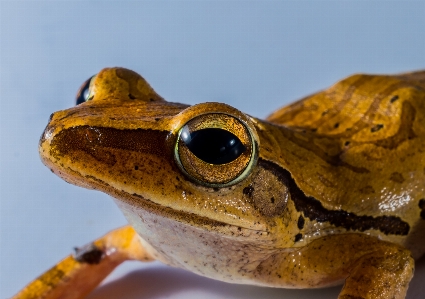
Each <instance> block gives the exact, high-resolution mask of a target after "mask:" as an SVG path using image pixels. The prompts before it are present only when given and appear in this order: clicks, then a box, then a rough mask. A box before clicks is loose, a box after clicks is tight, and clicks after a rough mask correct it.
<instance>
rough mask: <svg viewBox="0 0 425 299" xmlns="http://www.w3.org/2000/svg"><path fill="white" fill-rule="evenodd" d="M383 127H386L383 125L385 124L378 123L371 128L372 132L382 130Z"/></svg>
mask: <svg viewBox="0 0 425 299" xmlns="http://www.w3.org/2000/svg"><path fill="white" fill-rule="evenodd" d="M383 127H384V125H383V124H378V125H376V126H374V127H372V128H371V129H370V131H371V132H372V133H375V132H377V131H379V130H381V129H382V128H383Z"/></svg>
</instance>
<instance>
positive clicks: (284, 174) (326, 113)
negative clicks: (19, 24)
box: [15, 68, 425, 299]
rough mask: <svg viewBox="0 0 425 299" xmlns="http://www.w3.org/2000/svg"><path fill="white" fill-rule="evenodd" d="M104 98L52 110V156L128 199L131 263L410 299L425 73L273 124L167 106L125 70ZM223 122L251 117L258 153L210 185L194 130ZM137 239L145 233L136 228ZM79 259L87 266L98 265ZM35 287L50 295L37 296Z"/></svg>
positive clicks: (420, 231)
mask: <svg viewBox="0 0 425 299" xmlns="http://www.w3.org/2000/svg"><path fill="white" fill-rule="evenodd" d="M91 95H92V97H91V99H90V100H89V101H88V102H85V103H83V104H81V105H78V106H76V107H74V108H70V109H68V110H64V111H59V112H56V113H54V114H53V115H52V117H51V120H50V122H49V124H48V125H47V127H46V130H45V132H44V134H43V136H42V139H41V140H40V155H41V158H42V160H43V162H44V163H45V164H46V166H48V167H49V168H50V169H51V170H52V171H53V172H54V173H55V174H57V175H59V176H60V177H62V178H63V179H64V180H66V181H67V182H69V183H72V184H76V185H78V186H82V187H85V188H90V189H96V190H100V191H103V192H105V193H107V194H110V195H111V196H113V197H114V198H115V201H116V203H117V205H118V206H119V207H120V208H121V210H122V211H123V212H124V214H125V216H126V217H127V219H128V220H129V222H130V224H131V225H132V226H133V227H134V229H135V230H136V231H137V234H138V235H139V236H140V237H141V238H140V242H136V243H137V244H138V246H139V247H137V246H136V247H137V250H136V249H135V247H134V248H133V247H131V248H130V247H128V246H118V248H120V250H121V251H123V252H128V254H127V255H123V256H124V258H122V259H121V260H120V261H122V260H125V259H139V260H149V259H158V260H161V261H163V262H165V263H167V264H170V265H173V266H178V267H181V268H184V269H188V270H190V271H193V272H195V273H198V274H201V275H205V276H208V277H212V278H215V279H219V280H223V281H228V282H235V283H249V284H255V285H264V286H273V287H286V288H315V287H325V286H331V285H335V284H339V283H343V282H344V281H345V284H344V288H343V290H342V292H341V294H340V296H339V298H340V299H342V298H382V299H384V298H400V299H401V298H404V297H405V294H406V291H407V287H408V284H409V281H410V279H411V278H412V276H413V272H414V259H417V258H419V257H420V256H421V255H423V253H424V252H425V238H424V236H425V235H424V231H425V191H424V182H425V154H424V148H425V125H424V124H425V119H424V118H425V71H422V72H416V73H410V74H404V75H397V76H370V75H355V76H351V77H349V78H347V79H345V80H343V81H341V82H339V83H337V84H335V85H334V86H332V87H330V88H329V89H327V90H325V91H322V92H319V93H317V94H314V95H312V96H309V97H307V98H305V99H302V100H300V101H298V102H296V103H294V104H292V105H290V106H287V107H284V108H282V109H280V110H278V111H276V112H275V113H273V114H272V115H271V116H270V117H269V118H268V119H267V120H265V121H263V120H259V119H256V118H253V117H250V116H248V115H245V114H243V113H242V112H240V111H238V110H236V109H234V108H232V107H230V106H228V105H225V104H220V103H204V104H199V105H195V106H192V107H189V106H187V105H183V104H176V103H169V102H166V101H165V100H164V99H162V98H161V97H160V96H158V95H157V94H156V93H155V92H154V91H153V89H152V88H151V87H150V86H149V85H148V83H147V82H146V81H145V80H144V79H143V78H142V77H140V76H139V75H137V74H136V73H134V72H132V71H129V70H126V69H121V68H112V69H104V70H102V71H101V72H100V73H99V74H98V75H97V76H96V77H95V78H94V79H93V80H92V83H91ZM209 113H216V114H220V113H223V114H226V115H230V116H232V117H234V118H236V119H238V120H239V121H240V122H241V123H242V124H243V125H244V126H245V127H246V128H247V129H248V130H249V131H250V132H251V136H252V146H253V148H256V149H257V150H258V151H257V152H256V155H257V156H255V157H253V159H254V160H253V161H254V162H255V163H253V167H250V168H249V169H248V175H247V176H246V177H244V178H243V179H242V180H241V181H239V182H237V183H236V184H231V185H229V186H225V187H223V186H220V185H215V186H212V185H208V184H207V185H205V184H202V182H200V181H199V178H197V179H194V178H192V177H190V175H188V174H187V173H183V172H182V171H181V169H180V168H179V166H178V165H177V162H176V159H175V156H174V155H175V144H176V142H177V138H178V132H179V130H180V128H181V127H182V126H183V125H184V124H186V123H187V122H188V121H189V120H191V119H193V118H194V117H196V116H198V115H201V114H209ZM217 167H219V166H217ZM212 169H213V170H211V172H210V175H211V176H212V177H214V175H215V170H214V169H218V168H212ZM217 173H218V170H217ZM113 233H114V232H113ZM107 236H108V235H106V237H107ZM123 236H124V237H126V238H127V239H128V238H130V239H132V240H133V239H134V238H135V236H136V233H135V232H134V231H132V230H131V229H130V228H128V229H127V230H126V233H125V234H123ZM114 238H118V239H119V233H115V234H114V237H113V238H112V239H114ZM114 240H115V239H114ZM112 243H113V242H112ZM102 244H103V243H102ZM114 246H116V245H110V246H109V245H105V246H103V247H95V249H96V250H94V251H92V249H87V250H85V251H84V250H83V253H86V251H87V256H94V257H98V255H97V253H98V252H99V250H100V252H103V253H104V254H103V255H101V257H100V259H99V260H97V259H95V260H96V262H98V265H102V264H108V263H109V262H108V257H109V255H110V254H109V253H108V252H112V251H111V250H109V249H111V248H115V247H114ZM89 248H93V246H89ZM99 248H100V249H99ZM108 250H109V251H108ZM134 251H137V252H139V254H138V255H132V254H131V253H132V252H134ZM83 256H84V254H83ZM79 257H81V254H79V255H78V256H77V257H75V258H74V260H76V262H75V261H74V260H73V263H75V264H79V263H80V264H87V263H88V261H85V260H84V259H83V260H81V258H79ZM64 261H65V260H64ZM64 261H62V262H61V263H64ZM61 263H59V264H58V265H57V266H56V267H58V266H60V265H62V264H61ZM65 263H66V262H65ZM115 263H116V262H115ZM109 264H110V263H109ZM114 266H115V264H114ZM70 268H72V269H74V268H75V267H74V268H73V267H70ZM110 268H113V267H112V266H111V267H110ZM52 271H53V270H50V271H49V272H47V273H51V272H52ZM84 271H86V272H90V271H91V272H90V273H92V275H94V276H97V277H104V276H105V275H107V273H109V272H108V271H109V270H108V271H106V270H105V271H100V272H99V271H98V272H96V271H94V270H90V269H85V270H84ZM53 272H54V271H53ZM71 272H72V271H70V272H69V275H68V274H67V273H68V272H66V271H65V274H64V275H62V276H64V277H65V276H66V277H67V278H66V279H60V282H58V283H49V282H46V279H45V278H44V280H43V279H42V278H39V279H37V280H35V281H34V282H33V283H32V284H30V285H29V286H28V287H27V288H25V289H24V290H23V291H22V293H19V294H18V295H17V296H16V297H15V298H48V299H51V298H56V297H55V296H54V295H50V294H53V293H54V292H56V293H58V292H62V293H61V294H68V292H67V289H68V288H71V289H74V290H75V288H73V284H74V283H73V280H72V278H73V277H74V276H76V274H73V273H74V272H72V273H71ZM44 275H48V274H44ZM53 276H54V275H53ZM34 284H38V285H40V286H39V287H38V293H37V294H41V293H42V294H43V295H37V296H35V295H34V296H30V295H28V294H30V293H31V292H30V291H28V290H29V289H31V288H34V287H33V286H34ZM74 285H76V284H74ZM95 285H96V283H95V282H90V283H89V282H87V286H85V288H84V291H81V292H80V293H78V292H76V293H75V292H74V293H73V295H72V296H68V297H66V298H82V297H84V295H85V294H86V293H87V292H88V291H89V290H90V288H94V287H95ZM40 290H42V291H40ZM58 290H60V291H58ZM25 292H26V293H25ZM63 296H64V295H63Z"/></svg>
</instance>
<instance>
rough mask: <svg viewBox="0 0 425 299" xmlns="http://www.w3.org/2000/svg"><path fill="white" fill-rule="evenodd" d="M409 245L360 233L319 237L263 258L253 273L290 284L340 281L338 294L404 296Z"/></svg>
mask: <svg viewBox="0 0 425 299" xmlns="http://www.w3.org/2000/svg"><path fill="white" fill-rule="evenodd" d="M413 270H414V260H413V258H412V257H411V253H410V251H409V250H407V249H405V248H403V247H401V246H399V245H396V244H393V243H390V242H385V241H382V240H379V239H378V238H376V237H372V236H368V235H366V234H360V233H359V234H357V233H346V234H340V235H330V236H325V237H321V238H319V239H316V240H314V241H311V242H306V244H305V246H303V247H299V248H293V249H290V250H288V249H284V250H283V251H282V252H278V253H276V254H274V255H272V256H270V257H269V258H268V259H267V260H264V261H263V262H261V263H260V265H259V266H258V267H257V273H256V276H257V277H258V278H260V279H261V280H263V282H265V283H267V284H269V285H273V286H277V285H279V284H280V285H285V286H287V287H291V288H319V287H327V286H334V285H338V284H341V283H343V282H344V281H345V284H344V287H343V289H342V292H341V294H340V295H339V299H389V298H391V299H404V298H405V296H406V292H407V287H408V284H409V282H410V280H411V279H412V277H413Z"/></svg>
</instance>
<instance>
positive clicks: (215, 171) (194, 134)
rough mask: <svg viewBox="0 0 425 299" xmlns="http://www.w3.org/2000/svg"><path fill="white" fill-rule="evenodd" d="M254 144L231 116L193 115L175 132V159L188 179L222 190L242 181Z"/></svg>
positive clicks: (252, 157)
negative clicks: (193, 116)
mask: <svg viewBox="0 0 425 299" xmlns="http://www.w3.org/2000/svg"><path fill="white" fill-rule="evenodd" d="M256 156H257V144H256V142H255V140H254V138H253V135H252V134H251V132H250V130H249V128H248V127H247V125H245V124H244V123H243V122H242V121H240V120H239V119H237V118H236V117H234V116H231V115H228V114H224V113H211V114H204V115H200V116H197V117H195V118H193V119H192V120H190V121H189V122H187V123H186V124H185V125H184V126H183V127H182V128H181V129H180V131H179V134H178V139H177V142H176V146H175V158H176V161H177V164H178V165H179V167H180V169H181V170H182V171H183V172H184V173H185V174H186V175H187V176H189V177H190V178H191V179H193V180H195V181H197V182H199V183H201V184H203V185H206V186H211V187H225V186H229V185H233V184H236V183H237V182H239V181H241V180H242V179H244V178H245V177H246V176H247V175H248V174H249V173H250V170H251V169H252V166H253V165H254V163H255V161H256Z"/></svg>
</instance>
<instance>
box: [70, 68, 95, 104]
mask: <svg viewBox="0 0 425 299" xmlns="http://www.w3.org/2000/svg"><path fill="white" fill-rule="evenodd" d="M95 76H96V75H94V76H91V77H90V78H88V79H87V80H86V81H85V82H84V83H83V85H81V87H80V89H79V90H78V93H77V96H76V100H75V105H80V104H81V103H84V102H87V101H88V100H90V98H91V95H90V82H91V81H92V79H93V78H94V77H95Z"/></svg>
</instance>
